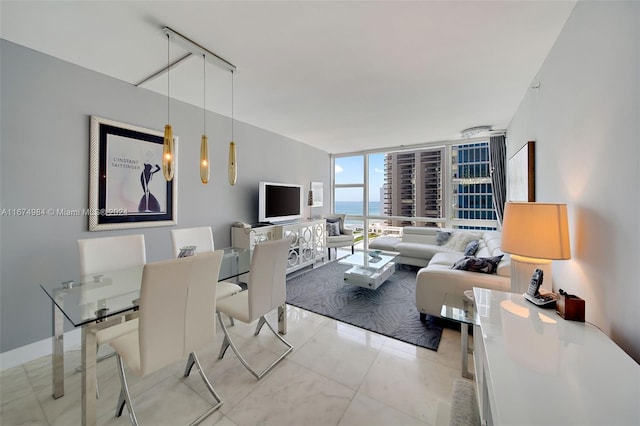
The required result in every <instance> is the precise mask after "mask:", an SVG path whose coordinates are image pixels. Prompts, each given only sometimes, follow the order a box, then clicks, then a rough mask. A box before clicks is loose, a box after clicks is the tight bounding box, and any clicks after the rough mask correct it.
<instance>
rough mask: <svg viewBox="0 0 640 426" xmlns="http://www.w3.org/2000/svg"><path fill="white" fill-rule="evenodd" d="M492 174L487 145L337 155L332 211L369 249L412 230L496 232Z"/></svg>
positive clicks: (485, 142) (452, 144) (334, 163)
mask: <svg viewBox="0 0 640 426" xmlns="http://www.w3.org/2000/svg"><path fill="white" fill-rule="evenodd" d="M489 172H490V166H489V153H488V142H487V141H486V140H473V141H469V142H467V143H459V142H458V143H449V144H443V145H441V146H425V147H420V148H415V149H397V150H385V151H379V152H366V153H355V154H348V155H335V156H333V185H332V186H333V211H334V212H336V213H344V214H346V215H347V226H349V227H351V228H352V229H354V231H355V232H356V233H357V235H358V237H357V238H358V240H359V241H360V240H361V241H362V242H363V245H365V246H366V244H368V240H369V239H372V238H376V237H377V236H380V235H397V236H401V235H402V229H403V227H404V226H409V225H410V226H428V227H443V228H466V229H495V228H496V226H497V221H496V215H495V211H494V209H493V200H492V193H491V178H490V175H489ZM365 231H366V232H365Z"/></svg>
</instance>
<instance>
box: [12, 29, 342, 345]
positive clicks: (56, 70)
mask: <svg viewBox="0 0 640 426" xmlns="http://www.w3.org/2000/svg"><path fill="white" fill-rule="evenodd" d="M0 42H1V45H0V53H1V67H2V68H1V74H0V77H1V84H2V85H1V102H2V103H1V113H2V115H1V120H2V121H1V146H0V161H1V165H2V168H1V170H0V185H1V188H2V192H1V197H0V208H3V209H11V208H56V209H57V208H65V209H82V208H86V207H88V197H89V184H88V181H89V174H88V168H89V166H88V164H89V163H88V162H89V117H90V116H91V115H96V116H100V117H104V118H108V119H112V120H116V121H121V122H124V123H128V124H133V125H137V126H141V127H145V128H149V129H156V130H159V131H162V130H163V128H164V125H165V121H166V105H167V104H166V98H165V97H163V96H161V95H159V94H157V93H154V92H151V91H148V90H145V89H140V88H136V87H134V86H132V85H130V84H127V83H125V82H122V81H120V80H116V79H113V78H110V77H106V76H104V75H101V74H98V73H95V72H92V71H89V70H86V69H84V68H80V67H78V66H75V65H72V64H70V63H67V62H64V61H61V60H58V59H56V58H52V57H50V56H46V55H43V54H41V53H38V52H35V51H33V50H30V49H27V48H24V47H22V46H19V45H16V44H13V43H11V42H8V41H6V40H1V41H0ZM171 124H172V125H173V129H174V134H175V135H177V136H178V137H179V143H178V158H179V160H178V174H179V179H178V206H179V208H178V227H188V226H201V225H210V226H212V227H213V232H214V238H215V245H216V246H217V247H225V246H229V245H230V230H229V226H230V225H231V223H232V222H234V221H236V220H241V221H245V222H249V223H254V222H257V220H258V218H257V215H258V203H257V194H258V182H259V181H260V180H267V181H274V182H289V183H297V184H302V185H304V186H305V188H307V189H308V187H309V182H311V181H322V182H324V188H325V194H324V198H325V200H328V199H329V183H330V179H329V175H330V166H329V154H328V153H326V152H324V151H321V150H318V149H315V148H312V147H310V146H308V145H304V144H302V143H300V142H297V141H294V140H292V139H288V138H286V137H283V136H280V135H277V134H274V133H270V132H267V131H265V130H262V129H259V128H256V127H253V126H250V125H247V124H244V123H240V122H236V127H235V141H236V143H237V156H238V170H239V172H238V183H237V184H236V185H235V186H233V187H232V186H230V185H229V184H228V182H227V158H228V157H227V156H228V151H227V150H228V142H229V138H230V120H229V118H228V117H223V116H220V115H218V114H214V113H211V112H209V113H208V114H207V133H208V136H209V144H210V147H209V150H210V152H209V154H210V158H211V163H212V171H211V180H210V183H209V184H208V185H206V186H205V185H202V184H201V183H200V178H199V171H198V168H197V167H198V156H199V149H200V136H201V134H202V110H201V109H198V108H196V107H194V106H190V105H187V104H184V103H181V102H177V101H172V103H171ZM325 204H327V203H325ZM328 209H329V207H328V206H325V207H323V208H315V209H314V214H320V213H322V212H323V211H325V210H326V211H328ZM87 229H88V220H87V218H86V217H55V216H45V217H10V216H2V217H1V219H0V237H1V252H0V257H1V266H0V327H1V330H0V336H1V342H0V351H1V352H6V351H9V350H11V349H14V348H17V347H20V346H24V345H27V344H29V343H32V342H36V341H39V340H42V339H45V338H47V337H50V336H51V330H52V323H51V305H50V303H49V302H48V300H47V298H46V296H45V294H44V292H43V291H42V290H41V289H40V288H39V286H38V285H39V283H41V282H61V281H64V280H67V279H69V278H70V277H71V278H73V277H76V275H77V271H78V268H79V262H78V255H77V244H76V240H77V239H80V238H94V237H103V236H111V235H125V234H137V233H143V234H144V236H145V241H146V246H147V260H148V261H156V260H161V259H166V258H170V257H171V256H172V251H171V239H170V234H169V231H170V229H171V228H170V227H155V228H141V229H132V230H122V231H103V232H88V231H87Z"/></svg>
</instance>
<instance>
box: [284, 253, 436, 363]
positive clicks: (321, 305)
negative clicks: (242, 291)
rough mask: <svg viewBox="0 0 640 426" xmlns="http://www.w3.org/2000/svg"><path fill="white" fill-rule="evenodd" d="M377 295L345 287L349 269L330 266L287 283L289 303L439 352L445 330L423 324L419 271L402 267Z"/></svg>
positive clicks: (429, 320) (429, 321)
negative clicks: (418, 294) (418, 298)
mask: <svg viewBox="0 0 640 426" xmlns="http://www.w3.org/2000/svg"><path fill="white" fill-rule="evenodd" d="M397 268H398V269H397V270H396V272H395V273H394V274H393V275H392V276H391V277H390V278H389V279H388V280H387V281H386V282H385V283H384V284H382V285H381V286H380V287H379V288H378V289H377V290H370V289H366V288H362V287H358V286H354V285H349V284H345V283H344V281H343V274H344V271H346V270H347V269H349V266H347V265H340V264H338V263H337V262H331V263H329V264H327V265H324V266H321V267H319V268H314V269H312V270H310V271H308V272H304V273H302V274H301V275H298V276H295V277H292V278H290V279H288V280H287V303H288V304H290V305H293V306H297V307H299V308H302V309H306V310H308V311H311V312H315V313H317V314H320V315H324V316H327V317H329V318H333V319H336V320H338V321H342V322H345V323H348V324H351V325H355V326H357V327H360V328H364V329H367V330H371V331H375V332H376V333H380V334H383V335H385V336H389V337H392V338H394V339H398V340H402V341H404V342H407V343H411V344H413V345H417V346H422V347H424V348H427V349H431V350H434V351H437V350H438V345H439V344H440V338H441V337H442V327H441V326H440V325H439V324H438V323H437V321H436V320H435V319H434V318H431V317H429V316H427V321H426V322H422V321H420V318H419V315H418V310H417V309H416V305H415V300H416V295H415V294H416V293H415V289H416V284H415V283H416V273H417V269H416V268H413V267H408V266H402V265H398V266H397Z"/></svg>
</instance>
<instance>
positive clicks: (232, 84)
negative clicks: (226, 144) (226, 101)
mask: <svg viewBox="0 0 640 426" xmlns="http://www.w3.org/2000/svg"><path fill="white" fill-rule="evenodd" d="M231 141H233V70H231Z"/></svg>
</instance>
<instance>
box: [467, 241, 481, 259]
mask: <svg viewBox="0 0 640 426" xmlns="http://www.w3.org/2000/svg"><path fill="white" fill-rule="evenodd" d="M479 246H480V242H479V241H478V240H473V241H471V242H470V243H469V244H467V248H465V249H464V255H465V256H473V255H474V254H476V252H477V251H478V247H479Z"/></svg>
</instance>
